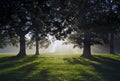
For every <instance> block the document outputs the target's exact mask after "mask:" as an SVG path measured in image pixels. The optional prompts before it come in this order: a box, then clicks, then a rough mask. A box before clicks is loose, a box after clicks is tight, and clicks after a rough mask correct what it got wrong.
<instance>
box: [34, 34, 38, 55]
mask: <svg viewBox="0 0 120 81" xmlns="http://www.w3.org/2000/svg"><path fill="white" fill-rule="evenodd" d="M35 41H36V52H35V55H39V40H38V33H36V40H35Z"/></svg>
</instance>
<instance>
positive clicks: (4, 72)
mask: <svg viewBox="0 0 120 81" xmlns="http://www.w3.org/2000/svg"><path fill="white" fill-rule="evenodd" d="M13 58H14V59H13ZM36 59H37V56H29V57H24V58H16V57H6V58H5V57H4V60H3V58H2V60H1V59H0V60H1V61H2V62H3V64H0V69H1V71H0V81H30V80H29V78H27V77H28V76H29V75H30V74H31V73H33V72H34V71H35V70H36V66H37V65H39V64H40V62H36V61H35V60H36ZM4 61H5V62H4ZM30 77H32V76H30ZM33 81H34V80H33Z"/></svg>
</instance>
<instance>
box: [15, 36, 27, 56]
mask: <svg viewBox="0 0 120 81" xmlns="http://www.w3.org/2000/svg"><path fill="white" fill-rule="evenodd" d="M19 36H20V39H19V42H20V50H19V53H18V55H17V56H18V57H24V56H26V46H25V35H24V34H21V35H19Z"/></svg>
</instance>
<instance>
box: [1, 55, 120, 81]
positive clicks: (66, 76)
mask: <svg viewBox="0 0 120 81" xmlns="http://www.w3.org/2000/svg"><path fill="white" fill-rule="evenodd" d="M119 64H120V55H116V56H115V55H108V54H101V55H94V58H91V59H87V58H82V57H79V55H40V56H32V55H29V56H27V57H24V58H16V57H15V56H12V55H7V54H4V55H0V69H2V70H0V80H1V81H119V80H120V77H119V76H120V74H119V73H120V70H119V68H120V65H119Z"/></svg>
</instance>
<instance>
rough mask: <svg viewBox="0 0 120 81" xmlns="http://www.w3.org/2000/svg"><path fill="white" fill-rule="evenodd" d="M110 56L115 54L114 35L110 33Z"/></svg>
mask: <svg viewBox="0 0 120 81" xmlns="http://www.w3.org/2000/svg"><path fill="white" fill-rule="evenodd" d="M110 54H115V51H114V33H113V32H111V33H110Z"/></svg>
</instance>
